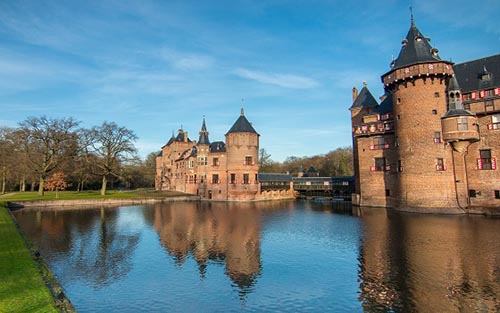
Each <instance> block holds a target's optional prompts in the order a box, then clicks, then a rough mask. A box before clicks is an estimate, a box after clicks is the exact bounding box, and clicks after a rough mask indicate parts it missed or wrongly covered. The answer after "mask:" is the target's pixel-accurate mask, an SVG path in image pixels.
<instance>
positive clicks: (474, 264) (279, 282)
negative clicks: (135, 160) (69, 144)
mask: <svg viewBox="0 0 500 313" xmlns="http://www.w3.org/2000/svg"><path fill="white" fill-rule="evenodd" d="M15 216H16V219H17V220H18V222H19V224H20V226H21V228H22V229H23V231H24V232H25V234H26V235H27V236H28V237H29V238H30V239H31V240H32V241H33V243H34V244H35V246H37V247H38V248H39V250H40V251H41V254H42V256H43V258H44V260H45V261H46V262H47V263H48V265H49V267H50V268H51V270H52V272H53V274H54V275H55V276H56V277H57V279H58V280H59V282H60V283H61V285H62V286H63V287H64V289H65V291H66V293H67V295H68V297H69V298H70V299H71V301H72V303H73V304H74V306H75V307H76V309H77V310H78V311H79V312H201V311H203V312H213V311H218V312H221V311H224V312H226V311H255V312H263V311H264V312H265V311H291V312H304V311H306V312H312V311H314V312H317V311H319V312H321V311H333V312H360V311H370V312H378V311H380V312H385V311H395V312H410V311H419V312H462V311H466V312H470V311H474V312H476V311H480V312H483V311H485V312H486V311H490V312H496V311H499V310H500V240H498V238H500V219H499V218H492V217H483V216H438V215H419V214H408V213H400V212H394V211H388V210H385V209H372V208H370V209H358V208H356V209H351V208H350V207H349V206H348V204H344V203H333V204H332V203H315V202H308V201H296V202H295V201H289V202H259V203H209V202H201V203H200V202H181V203H162V204H155V205H141V206H122V207H115V208H95V209H85V210H78V209H73V210H57V211H48V210H47V211H17V212H15Z"/></svg>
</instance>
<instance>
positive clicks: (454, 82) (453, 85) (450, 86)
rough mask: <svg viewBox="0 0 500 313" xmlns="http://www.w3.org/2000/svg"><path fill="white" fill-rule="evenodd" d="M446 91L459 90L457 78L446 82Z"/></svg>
mask: <svg viewBox="0 0 500 313" xmlns="http://www.w3.org/2000/svg"><path fill="white" fill-rule="evenodd" d="M446 90H447V91H450V90H460V86H459V85H458V81H457V78H456V77H455V76H453V77H451V78H450V80H449V81H448V86H446Z"/></svg>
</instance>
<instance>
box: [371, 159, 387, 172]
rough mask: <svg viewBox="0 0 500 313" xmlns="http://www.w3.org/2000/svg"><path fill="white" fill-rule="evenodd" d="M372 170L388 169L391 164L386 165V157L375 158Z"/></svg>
mask: <svg viewBox="0 0 500 313" xmlns="http://www.w3.org/2000/svg"><path fill="white" fill-rule="evenodd" d="M370 169H371V171H372V172H380V171H382V172H383V171H388V170H389V166H386V165H385V158H375V166H372V167H371V168H370Z"/></svg>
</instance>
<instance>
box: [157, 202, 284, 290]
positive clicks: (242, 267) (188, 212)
mask: <svg viewBox="0 0 500 313" xmlns="http://www.w3.org/2000/svg"><path fill="white" fill-rule="evenodd" d="M290 204H291V203H290V202H289V205H290ZM291 208H292V207H290V209H291ZM275 209H280V210H282V209H283V202H246V203H231V202H221V203H202V204H199V203H195V202H185V203H175V204H157V205H155V206H154V222H153V226H154V229H155V230H156V231H157V232H158V234H159V236H160V240H161V243H162V245H163V246H164V247H165V248H166V249H167V250H168V252H169V253H170V254H171V255H172V256H173V257H174V258H175V260H176V263H177V264H179V265H180V264H182V263H184V262H185V261H186V259H187V258H188V256H189V255H192V256H193V258H194V259H195V260H196V263H197V264H198V269H199V272H200V275H201V277H202V278H203V277H204V275H205V270H206V267H207V262H208V261H216V262H217V261H219V262H222V261H223V262H224V263H225V266H226V274H227V275H228V276H229V277H230V278H231V280H232V281H233V282H234V283H235V284H236V285H237V286H238V287H239V288H240V289H241V294H245V293H247V292H249V291H251V287H252V286H253V285H254V283H255V280H256V278H257V277H258V276H259V275H260V272H261V269H262V266H261V261H260V232H261V225H262V218H263V217H262V214H263V213H265V212H269V211H272V210H275Z"/></svg>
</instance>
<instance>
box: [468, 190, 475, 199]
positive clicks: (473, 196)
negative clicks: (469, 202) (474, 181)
mask: <svg viewBox="0 0 500 313" xmlns="http://www.w3.org/2000/svg"><path fill="white" fill-rule="evenodd" d="M475 197H476V189H469V198H475Z"/></svg>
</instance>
